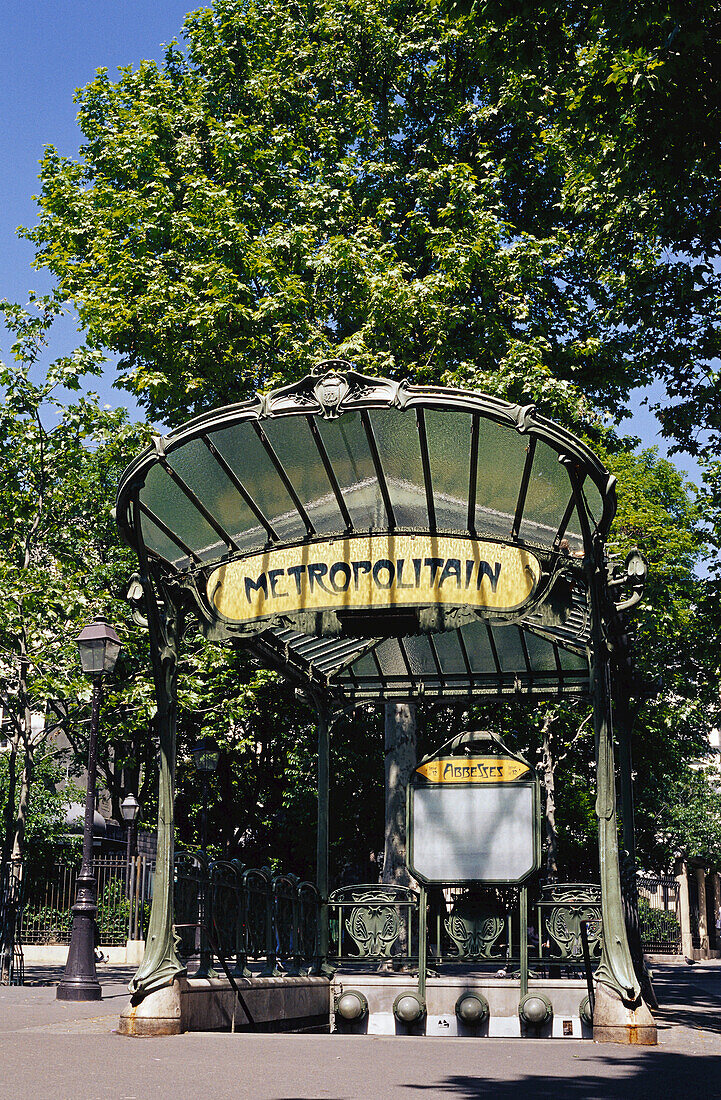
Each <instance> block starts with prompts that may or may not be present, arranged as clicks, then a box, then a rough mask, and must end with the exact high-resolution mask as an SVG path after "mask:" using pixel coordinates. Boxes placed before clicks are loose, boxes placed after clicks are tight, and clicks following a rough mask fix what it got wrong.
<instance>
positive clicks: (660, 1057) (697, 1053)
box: [0, 960, 721, 1100]
mask: <svg viewBox="0 0 721 1100" xmlns="http://www.w3.org/2000/svg"><path fill="white" fill-rule="evenodd" d="M61 974H62V969H61V968H58V967H44V968H42V967H29V968H28V971H27V975H26V978H27V984H26V985H24V986H21V987H18V986H10V987H0V1100H5V1098H8V1100H9V1098H10V1097H12V1098H13V1100H17V1098H18V1097H22V1098H23V1100H24V1098H26V1097H27V1098H30V1100H146V1098H155V1097H163V1098H166V1097H172V1098H173V1100H176V1098H177V1100H195V1098H196V1097H198V1098H199V1097H212V1098H213V1100H225V1098H226V1097H228V1098H229V1097H238V1098H243V1100H244V1098H246V1097H247V1098H249V1100H250V1098H252V1100H320V1098H322V1097H330V1098H332V1100H386V1098H393V1100H395V1098H400V1100H410V1098H415V1100H426V1098H428V1100H431V1098H435V1097H455V1098H457V1100H470V1098H475V1097H484V1098H486V1097H487V1098H491V1100H521V1098H522V1100H525V1098H526V1097H544V1098H558V1097H571V1098H584V1100H596V1098H598V1100H606V1098H609V1100H611V1098H623V1100H637V1098H639V1100H643V1098H646V1097H653V1098H654V1100H665V1098H666V1097H670V1098H672V1100H686V1098H689V1100H691V1098H694V1100H721V961H718V962H717V961H714V962H710V963H699V964H697V965H695V966H692V967H691V966H687V965H686V964H685V963H684V962H683V960H679V961H678V962H677V961H675V960H674V961H673V962H669V963H665V964H663V965H657V966H656V967H654V974H655V986H656V990H657V993H658V997H659V1001H660V1002H661V1004H662V1008H661V1009H660V1011H659V1012H658V1014H657V1022H658V1025H659V1045H658V1046H657V1047H646V1048H644V1047H620V1046H615V1045H610V1044H598V1043H593V1042H591V1041H588V1040H586V1041H583V1040H577V1039H548V1040H546V1039H540V1040H539V1039H525V1040H524V1039H477V1040H476V1039H453V1038H400V1037H381V1036H340V1035H268V1034H265V1035H249V1034H236V1035H230V1034H208V1033H206V1034H199V1033H196V1034H188V1035H180V1036H177V1037H175V1038H167V1039H127V1038H123V1037H122V1036H119V1035H118V1034H117V1033H116V1031H115V1028H116V1026H117V1021H118V1016H119V1014H120V1011H121V1009H122V1007H123V1005H124V1004H125V1002H126V999H127V981H128V980H129V978H130V977H131V975H132V970H128V969H126V968H121V967H101V968H100V974H99V977H100V979H101V981H102V983H103V1000H102V1001H99V1002H98V1001H96V1002H89V1003H84V1004H83V1003H81V1004H73V1003H71V1002H66V1001H57V1000H56V999H55V985H56V984H57V982H58V980H59V979H60V977H61Z"/></svg>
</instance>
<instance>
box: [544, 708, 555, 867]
mask: <svg viewBox="0 0 721 1100" xmlns="http://www.w3.org/2000/svg"><path fill="white" fill-rule="evenodd" d="M552 722H553V717H551V716H550V715H547V716H546V719H545V721H544V723H543V750H542V755H541V771H542V776H543V789H544V791H545V795H546V800H545V811H544V824H545V829H546V843H547V847H546V881H547V882H556V881H557V879H558V832H557V830H556V763H557V761H556V760H554V758H553V749H552V747H551V724H552Z"/></svg>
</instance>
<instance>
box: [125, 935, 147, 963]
mask: <svg viewBox="0 0 721 1100" xmlns="http://www.w3.org/2000/svg"><path fill="white" fill-rule="evenodd" d="M144 955H145V940H128V941H127V942H126V944H125V965H126V966H140V964H141V962H142V961H143V956H144Z"/></svg>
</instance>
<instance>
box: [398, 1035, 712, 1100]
mask: <svg viewBox="0 0 721 1100" xmlns="http://www.w3.org/2000/svg"><path fill="white" fill-rule="evenodd" d="M632 1058H633V1060H632V1061H631V1059H630V1058H629V1059H628V1061H626V1060H625V1058H624V1055H623V1054H622V1055H621V1056H620V1057H619V1056H618V1055H617V1054H616V1055H610V1056H608V1057H606V1056H604V1055H603V1054H601V1053H600V1051H599V1050H598V1047H596V1049H595V1050H594V1051H593V1054H592V1057H590V1058H588V1059H586V1058H584V1056H583V1055H581V1056H579V1070H581V1068H582V1066H583V1063H584V1061H586V1062H588V1065H587V1067H584V1070H585V1069H587V1070H588V1072H585V1071H584V1072H579V1073H578V1074H574V1075H573V1076H570V1075H561V1074H558V1075H556V1074H554V1075H549V1074H546V1075H544V1076H543V1077H539V1076H531V1075H530V1074H528V1075H526V1074H524V1075H519V1076H515V1077H514V1078H513V1079H512V1080H506V1081H494V1080H492V1079H491V1080H489V1079H488V1078H487V1077H484V1076H483V1069H482V1067H481V1066H479V1076H477V1077H476V1076H470V1075H460V1074H449V1075H448V1076H446V1077H440V1078H438V1079H437V1080H435V1081H433V1082H432V1083H431V1082H429V1083H428V1084H423V1085H420V1084H418V1085H415V1084H410V1083H409V1084H407V1085H406V1086H405V1088H406V1089H408V1090H412V1091H414V1092H417V1093H419V1094H422V1093H427V1094H429V1095H434V1094H435V1095H438V1096H455V1097H459V1098H460V1100H473V1098H475V1097H483V1098H484V1100H518V1098H519V1097H523V1098H524V1100H526V1097H533V1098H539V1100H540V1098H545V1097H547V1098H549V1100H551V1098H552V1100H558V1098H559V1097H563V1098H564V1100H566V1098H567V1097H570V1098H574V1097H578V1098H579V1100H580V1098H583V1100H647V1098H648V1100H650V1098H653V1100H660V1098H661V1097H664V1096H675V1097H678V1098H685V1097H691V1096H693V1097H694V1100H719V1097H721V1057H703V1056H702V1057H695V1058H694V1059H693V1061H692V1062H691V1061H690V1060H689V1058H688V1057H687V1056H686V1055H684V1054H670V1053H663V1052H661V1051H659V1050H658V1048H655V1050H653V1052H652V1053H650V1052H648V1053H646V1052H644V1054H643V1055H642V1057H641V1058H639V1048H635V1051H634V1054H633V1055H632ZM601 1067H603V1070H602V1069H601ZM599 1071H600V1072H599Z"/></svg>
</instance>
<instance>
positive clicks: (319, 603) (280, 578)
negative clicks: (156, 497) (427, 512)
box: [207, 534, 541, 623]
mask: <svg viewBox="0 0 721 1100" xmlns="http://www.w3.org/2000/svg"><path fill="white" fill-rule="evenodd" d="M540 576H541V567H540V564H539V562H538V560H537V558H536V557H535V556H534V555H533V554H531V553H530V552H529V551H527V550H524V549H523V548H522V547H519V546H504V545H503V544H500V543H494V542H485V541H482V540H479V539H470V538H463V537H461V536H452V535H444V536H440V535H439V536H435V535H428V534H418V535H407V534H403V535H394V534H382V535H373V534H370V535H354V536H350V537H349V538H344V539H335V540H333V541H329V542H316V543H304V544H302V545H299V546H289V547H284V548H283V549H278V550H268V551H264V552H263V553H261V554H253V555H252V556H250V557H247V558H243V559H240V560H236V561H232V562H228V563H227V564H225V565H221V566H219V567H218V568H217V569H215V570H213V572H212V573H211V574H210V576H209V577H208V587H207V592H208V599H209V600H210V602H211V604H212V605H213V606H214V607H215V609H216V610H217V611H218V612H219V613H220V614H221V615H222V616H224V618H226V619H229V620H232V621H234V622H239V623H244V622H252V621H253V620H255V619H260V618H264V617H266V616H269V615H274V614H292V613H293V612H294V611H330V610H336V611H337V610H344V609H349V608H358V609H366V608H376V607H399V606H423V605H430V604H448V605H454V604H455V605H470V606H472V607H479V608H489V609H492V610H496V611H505V612H511V611H516V610H517V609H518V608H520V607H522V606H523V605H524V604H525V603H527V602H528V600H530V598H531V597H532V595H533V593H534V592H535V589H536V587H537V585H538V581H539V579H540Z"/></svg>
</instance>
